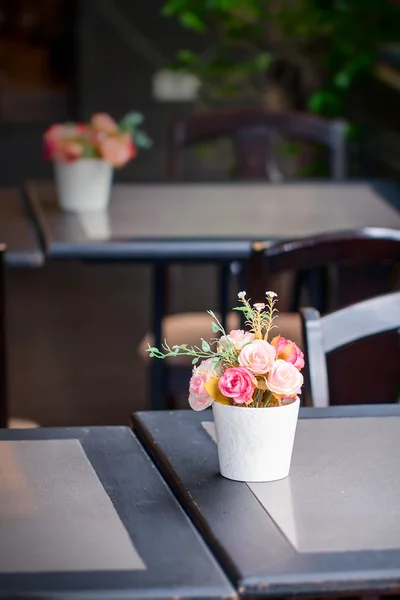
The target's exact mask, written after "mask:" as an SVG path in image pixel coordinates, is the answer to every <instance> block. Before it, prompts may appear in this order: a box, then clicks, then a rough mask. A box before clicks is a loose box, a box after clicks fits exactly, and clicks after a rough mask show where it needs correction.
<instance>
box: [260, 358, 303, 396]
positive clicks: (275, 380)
mask: <svg viewBox="0 0 400 600" xmlns="http://www.w3.org/2000/svg"><path fill="white" fill-rule="evenodd" d="M302 385H303V375H302V374H301V373H300V371H299V370H298V369H296V367H295V366H294V365H293V364H292V363H290V362H287V361H286V360H282V359H280V358H278V360H276V361H275V363H274V365H273V367H272V368H271V370H270V372H269V373H268V375H267V386H268V389H269V390H270V391H271V392H272V393H273V394H276V395H278V396H283V397H290V396H295V395H296V394H300V392H301V386H302Z"/></svg>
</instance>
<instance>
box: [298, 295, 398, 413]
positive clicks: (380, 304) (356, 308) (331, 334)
mask: <svg viewBox="0 0 400 600" xmlns="http://www.w3.org/2000/svg"><path fill="white" fill-rule="evenodd" d="M300 312H301V317H302V326H303V336H304V340H305V346H306V356H307V368H308V376H309V383H310V388H311V395H312V398H313V404H314V406H328V405H329V403H330V402H329V385H328V381H329V378H328V366H327V360H326V355H327V354H329V353H331V352H333V351H334V350H337V349H339V348H341V347H343V346H347V345H348V344H350V343H352V342H356V341H358V340H360V339H363V338H369V337H371V336H375V335H377V334H381V333H384V332H387V331H393V330H396V331H397V334H398V344H397V349H398V352H397V354H395V355H393V354H392V353H391V352H389V351H388V353H387V356H386V358H385V360H386V362H390V363H391V366H392V369H393V372H394V373H397V385H398V386H399V387H398V388H397V394H400V292H395V293H392V294H385V295H383V296H378V297H376V298H370V299H369V300H364V301H363V302H359V303H357V304H354V305H352V306H348V307H346V308H343V309H341V310H338V311H336V312H333V313H331V314H328V315H325V316H323V317H321V316H320V314H319V312H318V311H317V310H315V309H313V308H303V309H301V311H300ZM355 354H356V350H354V355H355ZM374 359H375V356H374V353H371V354H370V356H369V360H368V362H366V363H365V364H364V365H363V373H357V372H356V370H355V369H354V368H353V363H352V361H351V359H350V360H347V362H346V365H344V366H343V370H342V372H341V378H340V379H341V386H342V388H343V391H345V389H346V386H347V385H348V382H349V381H351V380H352V379H356V380H357V379H359V378H360V376H361V378H362V379H364V380H367V381H368V389H369V393H370V395H371V397H370V398H364V401H365V403H369V402H371V401H375V402H379V401H380V402H388V401H390V399H389V398H386V397H385V383H386V381H385V378H386V377H385V373H382V372H381V371H380V370H379V369H378V368H376V366H375V360H374Z"/></svg>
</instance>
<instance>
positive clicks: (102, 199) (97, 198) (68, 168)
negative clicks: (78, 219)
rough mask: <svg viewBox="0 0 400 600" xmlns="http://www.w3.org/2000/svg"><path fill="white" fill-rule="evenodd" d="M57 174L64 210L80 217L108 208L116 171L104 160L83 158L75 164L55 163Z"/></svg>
mask: <svg viewBox="0 0 400 600" xmlns="http://www.w3.org/2000/svg"><path fill="white" fill-rule="evenodd" d="M54 174H55V180H56V185H57V192H58V201H59V204H60V207H61V208H62V209H63V210H66V211H70V212H79V213H80V212H92V211H101V210H105V209H106V208H107V206H108V203H109V200H110V193H111V182H112V175H113V167H112V165H110V164H109V163H108V162H106V161H105V160H101V159H96V158H83V159H80V160H76V161H74V162H72V163H62V162H56V163H55V164H54Z"/></svg>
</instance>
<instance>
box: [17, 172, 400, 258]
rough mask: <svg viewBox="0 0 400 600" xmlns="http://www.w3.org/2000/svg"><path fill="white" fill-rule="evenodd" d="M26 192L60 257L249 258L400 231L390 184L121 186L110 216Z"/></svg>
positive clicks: (39, 190) (50, 193)
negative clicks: (282, 247)
mask: <svg viewBox="0 0 400 600" xmlns="http://www.w3.org/2000/svg"><path fill="white" fill-rule="evenodd" d="M27 190H28V197H29V199H30V201H31V203H32V207H33V210H34V213H35V215H36V218H37V222H38V225H39V227H40V229H41V230H42V233H43V237H44V239H45V243H46V246H47V252H48V253H49V255H51V256H59V257H64V256H65V257H68V256H71V255H76V256H77V257H78V256H83V257H85V256H88V257H90V256H93V257H96V256H98V257H100V256H104V257H107V256H112V255H118V256H120V257H123V256H126V257H127V258H133V259H135V258H136V259H138V260H139V259H143V260H151V259H153V258H173V257H180V258H182V257H185V256H186V257H194V258H196V257H197V258H202V257H203V258H204V257H206V256H208V257H210V258H212V257H213V256H215V257H218V256H223V255H226V256H234V255H235V256H238V257H245V256H247V254H248V252H249V250H250V242H252V241H260V240H264V239H282V238H294V237H303V236H307V235H311V234H316V233H321V232H326V231H334V230H338V229H344V228H355V227H368V226H370V227H372V226H375V227H392V228H396V227H398V228H400V213H399V212H398V211H397V210H396V209H395V208H394V207H393V206H392V205H391V204H390V199H391V198H393V197H395V198H396V200H398V199H399V198H400V193H399V189H398V188H397V187H396V186H395V184H392V185H391V184H389V183H386V184H385V183H381V184H379V185H378V184H373V183H368V182H364V183H363V182H358V183H357V182H354V183H296V184H283V185H271V184H263V183H250V184H244V183H240V184H231V183H226V184H225V183H221V184H220V183H218V184H206V183H204V184H185V183H182V184H171V183H165V184H116V185H114V188H113V194H112V199H111V203H110V207H109V209H108V211H106V212H102V213H86V214H80V215H78V214H71V213H65V212H64V213H63V212H61V211H60V210H59V209H58V207H57V202H56V192H55V188H54V186H53V185H52V184H51V183H46V182H32V183H29V184H28V185H27ZM388 200H389V202H388Z"/></svg>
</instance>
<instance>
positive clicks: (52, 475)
mask: <svg viewBox="0 0 400 600" xmlns="http://www.w3.org/2000/svg"><path fill="white" fill-rule="evenodd" d="M234 596H235V592H234V589H233V587H232V586H231V585H230V583H229V582H228V580H227V578H226V577H225V575H224V573H223V572H222V569H221V568H220V566H219V565H218V563H217V562H216V561H215V559H214V558H213V556H212V554H211V552H210V551H209V549H208V548H207V546H206V544H205V543H204V541H203V540H202V538H201V537H200V535H199V534H198V533H197V531H196V530H195V528H194V527H193V525H192V524H191V523H190V521H189V519H188V517H187V516H186V515H185V514H184V512H183V510H182V509H181V508H180V506H179V505H178V503H177V501H176V500H175V499H174V497H173V495H172V493H171V492H170V490H169V489H168V487H167V486H166V484H165V483H164V481H163V480H162V478H161V476H160V475H159V473H158V471H157V470H156V468H155V467H154V465H153V464H152V462H151V460H150V459H149V457H148V456H147V455H146V453H145V452H144V450H143V448H142V447H141V445H140V443H139V442H138V441H137V439H136V438H135V436H134V435H133V434H132V432H131V431H130V430H129V428H128V427H94V428H70V429H69V428H67V429H35V430H3V431H0V598H3V597H7V598H10V597H19V598H30V597H32V598H38V597H40V598H55V597H59V598H71V599H72V598H82V599H83V598H88V599H89V598H99V599H100V600H106V599H107V600H108V599H110V600H120V599H121V600H122V599H126V598H132V599H133V600H142V599H143V600H144V599H145V598H147V599H148V598H159V599H160V600H161V599H162V598H165V599H169V598H172V597H177V598H186V599H190V598H196V599H198V598H209V599H210V600H211V599H215V600H217V599H219V598H222V597H224V598H231V597H234Z"/></svg>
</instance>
